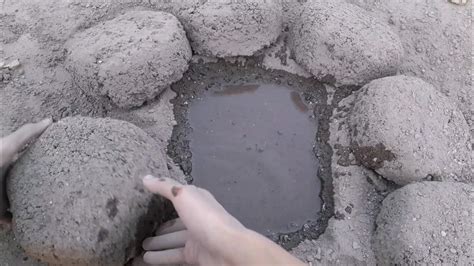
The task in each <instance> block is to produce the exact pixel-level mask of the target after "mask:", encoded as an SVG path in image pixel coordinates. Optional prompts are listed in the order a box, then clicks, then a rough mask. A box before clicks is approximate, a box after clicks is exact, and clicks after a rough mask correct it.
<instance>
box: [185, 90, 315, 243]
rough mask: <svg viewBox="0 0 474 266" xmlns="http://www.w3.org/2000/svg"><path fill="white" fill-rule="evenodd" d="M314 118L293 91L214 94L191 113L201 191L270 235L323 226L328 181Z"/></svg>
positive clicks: (194, 161)
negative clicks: (320, 217)
mask: <svg viewBox="0 0 474 266" xmlns="http://www.w3.org/2000/svg"><path fill="white" fill-rule="evenodd" d="M309 110H310V108H309V107H308V106H307V105H306V103H305V102H304V101H303V99H302V97H301V93H300V92H297V91H294V90H291V89H289V88H288V87H286V86H281V85H275V84H263V85H262V84H260V85H257V84H242V85H240V86H238V85H216V86H215V87H214V88H211V89H210V91H208V92H206V93H204V94H203V95H201V96H200V97H198V98H196V99H195V100H194V101H192V102H191V103H190V107H189V115H188V119H189V124H190V126H191V129H192V130H191V132H190V135H189V139H190V149H191V153H192V158H191V162H192V166H193V170H192V172H191V174H192V176H193V178H194V184H196V185H197V186H200V187H203V188H206V189H208V190H210V191H211V193H212V194H213V195H214V196H215V197H216V198H217V200H218V201H219V202H220V203H221V204H222V205H223V206H224V207H225V208H226V209H227V211H229V212H230V213H231V214H232V215H234V216H235V217H236V218H237V219H238V220H239V221H241V222H242V223H243V224H244V225H245V226H246V227H248V228H250V229H253V230H255V231H257V232H260V233H263V234H271V233H274V232H278V233H289V232H294V231H297V230H298V229H299V228H300V227H301V226H302V225H303V224H304V223H305V222H307V221H316V220H317V214H318V213H319V211H320V210H321V205H322V203H321V199H320V198H319V193H320V191H321V180H320V179H319V177H318V175H317V170H318V162H317V160H316V156H314V154H313V143H314V138H315V136H316V132H317V128H316V122H315V118H314V116H313V114H312V112H310V111H309ZM249 206H252V208H249Z"/></svg>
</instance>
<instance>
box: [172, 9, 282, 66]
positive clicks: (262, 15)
mask: <svg viewBox="0 0 474 266" xmlns="http://www.w3.org/2000/svg"><path fill="white" fill-rule="evenodd" d="M191 2H193V1H191ZM194 2H196V1H194ZM204 2H205V3H200V4H194V5H192V4H190V3H187V5H188V6H186V7H180V8H181V10H179V11H176V14H177V16H178V17H179V19H180V21H182V22H183V25H184V27H185V29H186V32H187V34H188V37H189V39H190V43H191V46H192V47H193V50H194V52H196V53H198V54H201V55H208V56H216V57H229V56H251V55H253V54H254V53H255V52H257V51H258V50H260V49H262V48H263V47H265V46H268V45H270V44H271V43H272V42H274V41H275V40H276V39H277V38H278V36H279V35H280V32H281V30H282V9H281V4H280V2H279V1H277V0H267V1H260V0H250V1H230V0H225V1H221V0H211V1H204Z"/></svg>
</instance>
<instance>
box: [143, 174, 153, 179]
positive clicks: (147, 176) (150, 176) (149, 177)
mask: <svg viewBox="0 0 474 266" xmlns="http://www.w3.org/2000/svg"><path fill="white" fill-rule="evenodd" d="M143 179H146V180H152V179H156V177H154V176H152V175H146V176H145V177H144V178H143Z"/></svg>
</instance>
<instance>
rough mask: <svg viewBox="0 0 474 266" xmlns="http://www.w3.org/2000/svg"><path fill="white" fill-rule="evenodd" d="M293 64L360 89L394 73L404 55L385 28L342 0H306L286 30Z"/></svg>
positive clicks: (396, 39) (395, 40)
mask: <svg viewBox="0 0 474 266" xmlns="http://www.w3.org/2000/svg"><path fill="white" fill-rule="evenodd" d="M290 47H291V49H292V51H293V53H294V56H295V59H296V61H297V62H298V63H299V64H301V65H302V66H303V67H305V68H306V69H307V70H308V71H309V72H310V73H311V74H313V76H315V77H316V78H317V79H319V80H322V81H325V82H330V83H335V84H336V85H364V84H365V83H367V82H369V81H370V80H373V79H376V78H381V77H385V76H389V75H393V74H395V73H396V71H397V68H398V65H399V64H400V62H401V59H402V56H403V47H402V44H401V42H400V39H399V37H398V36H397V35H396V34H395V33H393V32H392V31H391V30H390V28H389V27H388V25H385V24H384V23H383V22H381V21H379V20H377V19H376V18H374V17H371V16H370V15H369V14H368V13H367V12H366V11H365V10H363V9H361V8H359V7H357V6H355V5H352V4H349V3H345V1H340V0H339V1H322V0H314V1H308V3H307V4H306V5H305V6H304V7H303V11H302V13H301V15H300V16H299V17H298V19H297V20H296V21H295V23H294V25H292V26H291V27H290Z"/></svg>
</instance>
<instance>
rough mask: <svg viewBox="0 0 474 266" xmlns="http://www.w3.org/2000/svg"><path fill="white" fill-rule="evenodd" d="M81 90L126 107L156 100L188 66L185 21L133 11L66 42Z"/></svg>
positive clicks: (68, 64) (189, 56)
mask: <svg viewBox="0 0 474 266" xmlns="http://www.w3.org/2000/svg"><path fill="white" fill-rule="evenodd" d="M66 47H67V50H68V51H69V55H68V57H67V61H66V66H67V69H68V70H69V71H70V72H71V73H72V75H73V78H74V82H75V84H76V86H78V87H79V89H81V90H82V91H84V92H86V93H87V94H89V95H92V96H94V97H103V98H104V99H107V98H110V99H111V100H112V102H114V103H115V104H116V105H118V106H119V107H122V108H130V107H134V106H140V105H142V104H143V103H144V102H145V101H147V100H150V99H153V98H154V97H156V96H157V95H158V94H159V93H160V92H162V91H163V90H164V89H165V88H167V87H168V86H169V85H171V84H172V83H173V82H175V81H177V80H179V79H180V78H181V77H182V75H183V73H184V72H185V71H186V70H187V68H188V61H189V60H190V59H191V56H192V53H191V48H190V46H189V43H188V41H187V39H186V33H185V32H184V30H183V28H182V25H181V23H180V22H179V21H178V19H177V18H176V17H174V16H173V15H171V14H169V13H165V12H154V11H131V12H128V13H125V14H124V15H121V16H119V17H117V18H115V19H112V20H110V21H106V22H104V23H101V24H99V25H96V26H94V27H92V28H89V29H87V30H85V31H83V32H80V33H78V34H76V35H75V36H74V37H73V38H72V39H71V40H69V41H68V42H67V43H66Z"/></svg>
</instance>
